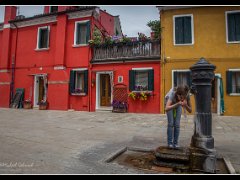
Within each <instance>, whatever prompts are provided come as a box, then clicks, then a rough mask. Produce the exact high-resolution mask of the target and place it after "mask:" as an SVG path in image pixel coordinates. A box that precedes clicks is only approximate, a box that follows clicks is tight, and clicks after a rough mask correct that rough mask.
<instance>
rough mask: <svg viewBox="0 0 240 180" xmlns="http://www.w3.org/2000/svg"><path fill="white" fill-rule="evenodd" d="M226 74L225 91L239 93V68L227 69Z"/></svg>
mask: <svg viewBox="0 0 240 180" xmlns="http://www.w3.org/2000/svg"><path fill="white" fill-rule="evenodd" d="M226 75H227V93H228V94H240V70H239V71H238V70H229V71H227V72H226Z"/></svg>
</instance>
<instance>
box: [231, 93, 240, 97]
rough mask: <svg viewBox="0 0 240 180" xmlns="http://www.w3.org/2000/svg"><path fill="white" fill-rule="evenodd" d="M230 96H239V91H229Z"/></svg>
mask: <svg viewBox="0 0 240 180" xmlns="http://www.w3.org/2000/svg"><path fill="white" fill-rule="evenodd" d="M229 95H230V96H240V93H230V94H229Z"/></svg>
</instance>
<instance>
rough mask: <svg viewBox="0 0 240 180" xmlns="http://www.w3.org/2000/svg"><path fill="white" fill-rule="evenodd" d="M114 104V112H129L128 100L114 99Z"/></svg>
mask: <svg viewBox="0 0 240 180" xmlns="http://www.w3.org/2000/svg"><path fill="white" fill-rule="evenodd" d="M112 106H113V110H112V111H113V112H121V113H125V112H127V109H128V105H127V102H121V101H117V100H113V102H112Z"/></svg>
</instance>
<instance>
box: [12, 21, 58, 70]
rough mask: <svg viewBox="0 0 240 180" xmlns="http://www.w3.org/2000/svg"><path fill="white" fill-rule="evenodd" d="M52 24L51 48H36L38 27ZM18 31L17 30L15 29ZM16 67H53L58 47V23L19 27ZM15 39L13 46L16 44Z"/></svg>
mask: <svg viewBox="0 0 240 180" xmlns="http://www.w3.org/2000/svg"><path fill="white" fill-rule="evenodd" d="M44 26H50V39H49V50H40V51H38V50H36V47H37V34H38V28H39V27H44ZM15 31H16V30H15ZM17 43H18V44H17V61H16V68H28V67H29V68H30V67H51V66H53V65H54V56H55V49H56V25H53V24H42V25H38V26H30V27H24V28H19V29H18V40H17ZM14 44H15V43H14V41H13V43H12V46H14Z"/></svg>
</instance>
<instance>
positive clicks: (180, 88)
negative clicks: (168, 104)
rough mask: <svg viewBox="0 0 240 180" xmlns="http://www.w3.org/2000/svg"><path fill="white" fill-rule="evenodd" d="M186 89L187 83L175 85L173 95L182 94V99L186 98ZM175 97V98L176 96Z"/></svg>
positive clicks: (187, 89) (187, 88)
mask: <svg viewBox="0 0 240 180" xmlns="http://www.w3.org/2000/svg"><path fill="white" fill-rule="evenodd" d="M188 91H189V87H188V86H187V85H180V86H177V87H176V93H175V96H176V97H177V95H180V96H182V97H183V98H184V99H186V98H187V95H188ZM176 99H177V98H176Z"/></svg>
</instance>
